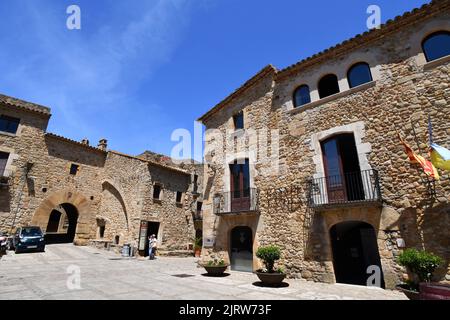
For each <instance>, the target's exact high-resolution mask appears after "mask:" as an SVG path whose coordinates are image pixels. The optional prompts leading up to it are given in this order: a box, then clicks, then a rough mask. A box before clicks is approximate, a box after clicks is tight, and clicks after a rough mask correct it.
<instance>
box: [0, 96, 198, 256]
mask: <svg viewBox="0 0 450 320" xmlns="http://www.w3.org/2000/svg"><path fill="white" fill-rule="evenodd" d="M50 116H51V113H50V109H49V108H47V107H43V106H40V105H37V104H34V103H29V102H25V101H22V100H19V99H15V98H12V97H8V96H4V95H0V176H1V180H0V182H1V184H0V186H1V188H0V230H1V231H4V232H14V229H15V228H16V227H17V226H24V225H38V226H40V227H41V228H42V230H43V231H45V232H46V237H47V240H48V241H49V242H72V241H73V242H74V243H75V244H79V245H84V244H88V243H91V244H95V245H98V246H105V247H111V246H112V247H114V248H116V249H118V250H119V249H120V248H121V246H122V245H123V244H125V243H127V244H131V245H133V247H134V248H138V250H139V251H138V252H139V253H140V254H142V255H145V254H146V247H147V246H148V244H147V241H145V239H146V238H147V235H150V234H151V233H154V234H156V235H157V238H158V241H159V249H160V252H161V253H162V254H163V253H165V254H189V253H190V252H192V250H191V249H190V247H191V246H192V243H193V238H194V237H195V235H196V234H197V235H198V234H201V223H199V221H201V214H199V213H200V211H199V210H197V209H198V208H199V209H200V210H201V207H200V206H201V185H202V180H201V179H202V176H203V172H202V170H199V168H198V166H194V165H191V164H189V163H188V164H178V165H177V164H173V163H165V162H164V161H162V160H161V159H156V158H155V159H147V158H146V157H145V156H142V155H140V156H130V155H126V154H122V153H119V152H116V151H112V150H108V149H107V141H106V140H105V139H102V140H100V141H99V143H98V146H91V145H90V144H89V141H88V140H87V139H84V140H83V141H81V142H77V141H73V140H70V139H67V138H64V137H61V136H58V135H55V134H52V133H48V132H46V129H47V124H48V122H49V119H50ZM196 229H197V230H196ZM189 250H190V251H189Z"/></svg>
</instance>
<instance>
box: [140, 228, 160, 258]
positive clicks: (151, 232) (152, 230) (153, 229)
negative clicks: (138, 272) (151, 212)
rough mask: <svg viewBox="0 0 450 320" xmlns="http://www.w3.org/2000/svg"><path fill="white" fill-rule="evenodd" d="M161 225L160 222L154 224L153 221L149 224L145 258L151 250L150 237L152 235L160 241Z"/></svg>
mask: <svg viewBox="0 0 450 320" xmlns="http://www.w3.org/2000/svg"><path fill="white" fill-rule="evenodd" d="M159 224H160V223H159V222H153V221H149V222H148V224H147V226H148V227H147V236H146V238H145V239H146V241H145V252H144V257H148V249H149V242H148V237H150V236H151V235H152V234H154V235H155V236H156V238H157V239H158V232H159ZM158 240H159V239H158Z"/></svg>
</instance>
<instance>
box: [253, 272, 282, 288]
mask: <svg viewBox="0 0 450 320" xmlns="http://www.w3.org/2000/svg"><path fill="white" fill-rule="evenodd" d="M255 273H256V275H257V276H258V278H259V280H261V282H262V283H264V284H267V285H272V286H274V285H279V284H281V283H282V282H283V280H284V278H286V275H285V274H284V273H279V272H274V273H267V272H255Z"/></svg>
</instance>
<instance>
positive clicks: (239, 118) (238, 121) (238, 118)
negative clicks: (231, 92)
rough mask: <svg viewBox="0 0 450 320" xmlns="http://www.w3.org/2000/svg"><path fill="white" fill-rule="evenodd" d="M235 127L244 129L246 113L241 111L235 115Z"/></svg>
mask: <svg viewBox="0 0 450 320" xmlns="http://www.w3.org/2000/svg"><path fill="white" fill-rule="evenodd" d="M233 121H234V128H235V129H236V130H237V129H244V113H243V112H242V111H241V112H239V113H237V114H235V115H234V116H233Z"/></svg>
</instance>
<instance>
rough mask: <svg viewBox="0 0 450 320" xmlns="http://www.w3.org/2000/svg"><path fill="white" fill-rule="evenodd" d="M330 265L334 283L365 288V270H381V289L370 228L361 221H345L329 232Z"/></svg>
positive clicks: (377, 258) (376, 256) (366, 275)
mask: <svg viewBox="0 0 450 320" xmlns="http://www.w3.org/2000/svg"><path fill="white" fill-rule="evenodd" d="M330 238H331V245H332V250H333V266H334V273H335V276H336V282H338V283H348V284H356V285H364V286H365V285H367V279H368V278H369V276H370V275H371V274H368V273H367V268H368V267H369V266H371V265H376V266H378V267H379V268H380V270H381V287H382V288H384V278H383V272H382V268H381V261H380V254H379V252H378V245H377V237H376V234H375V230H374V228H373V227H372V226H371V225H370V224H368V223H365V222H361V221H348V222H341V223H338V224H336V225H334V226H333V227H332V228H331V229H330Z"/></svg>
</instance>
